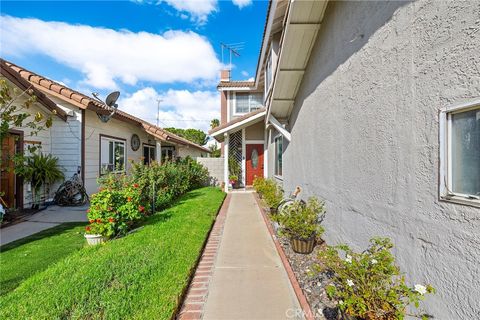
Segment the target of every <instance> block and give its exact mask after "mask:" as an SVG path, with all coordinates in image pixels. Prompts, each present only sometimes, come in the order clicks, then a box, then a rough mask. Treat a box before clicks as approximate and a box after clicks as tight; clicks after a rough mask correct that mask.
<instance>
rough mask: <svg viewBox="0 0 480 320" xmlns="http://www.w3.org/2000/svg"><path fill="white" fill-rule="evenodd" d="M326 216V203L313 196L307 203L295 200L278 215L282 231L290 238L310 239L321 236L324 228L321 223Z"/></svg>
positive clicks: (277, 219)
mask: <svg viewBox="0 0 480 320" xmlns="http://www.w3.org/2000/svg"><path fill="white" fill-rule="evenodd" d="M324 216H325V208H324V203H323V202H320V201H318V199H317V198H315V197H311V198H310V199H308V201H307V203H305V202H303V201H294V202H293V203H292V204H290V205H288V206H286V207H285V208H284V209H282V212H281V214H278V215H276V217H275V220H276V221H277V222H278V223H279V224H280V233H281V234H282V235H285V236H287V237H288V238H290V239H299V240H308V239H310V238H311V237H312V236H315V235H316V236H318V237H320V236H321V235H322V234H323V232H324V229H323V227H322V226H321V225H320V223H321V222H322V221H323V218H324Z"/></svg>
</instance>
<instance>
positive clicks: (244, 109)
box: [235, 92, 263, 114]
mask: <svg viewBox="0 0 480 320" xmlns="http://www.w3.org/2000/svg"><path fill="white" fill-rule="evenodd" d="M262 100H263V95H262V94H261V93H247V92H237V93H236V94H235V113H236V114H241V113H248V112H252V111H255V110H258V109H261V108H262V106H263V102H262Z"/></svg>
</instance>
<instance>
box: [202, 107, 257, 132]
mask: <svg viewBox="0 0 480 320" xmlns="http://www.w3.org/2000/svg"><path fill="white" fill-rule="evenodd" d="M265 110H266V109H265V108H261V109H258V110H255V111H252V112H249V113H246V114H244V115H243V116H241V117H238V118H235V119H233V120H232V121H229V122H227V123H224V124H222V125H219V126H218V127H215V128H213V129H212V130H210V131H208V134H210V135H211V134H213V133H215V132H217V131H220V130H222V129H225V128H228V127H230V126H231V125H232V124H235V123H238V122H241V121H243V120H246V119H248V118H250V117H253V116H254V115H257V114H259V113H262V112H264V111H265Z"/></svg>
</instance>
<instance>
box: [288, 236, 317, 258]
mask: <svg viewBox="0 0 480 320" xmlns="http://www.w3.org/2000/svg"><path fill="white" fill-rule="evenodd" d="M290 244H291V245H292V249H293V251H295V252H296V253H302V254H309V253H312V251H313V248H314V247H315V235H313V236H311V237H310V238H308V239H307V240H304V239H296V238H292V239H290Z"/></svg>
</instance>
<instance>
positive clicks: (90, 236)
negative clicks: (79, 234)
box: [85, 220, 107, 246]
mask: <svg viewBox="0 0 480 320" xmlns="http://www.w3.org/2000/svg"><path fill="white" fill-rule="evenodd" d="M91 221H92V220H91ZM105 233H106V224H104V223H102V221H99V222H96V221H95V220H93V221H92V222H90V224H89V225H88V226H86V227H85V239H87V243H88V244H89V245H91V246H94V245H97V244H101V243H104V242H105V241H107V237H106V236H105V235H104V234H105Z"/></svg>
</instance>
